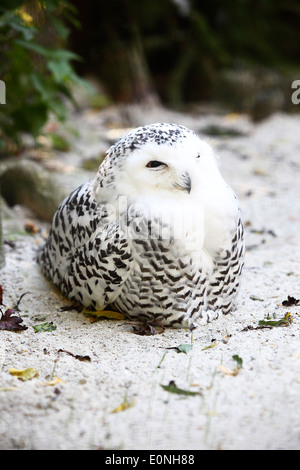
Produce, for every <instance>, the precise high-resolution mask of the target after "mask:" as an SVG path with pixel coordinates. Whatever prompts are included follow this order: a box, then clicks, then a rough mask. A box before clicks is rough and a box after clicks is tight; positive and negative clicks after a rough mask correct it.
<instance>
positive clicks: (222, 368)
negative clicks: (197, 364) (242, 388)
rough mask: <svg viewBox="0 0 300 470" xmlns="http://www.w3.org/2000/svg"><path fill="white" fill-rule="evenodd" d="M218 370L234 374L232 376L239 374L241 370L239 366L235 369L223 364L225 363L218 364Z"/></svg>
mask: <svg viewBox="0 0 300 470" xmlns="http://www.w3.org/2000/svg"><path fill="white" fill-rule="evenodd" d="M218 370H219V371H221V372H223V373H224V374H226V375H232V376H235V375H237V374H238V372H239V371H238V368H237V367H236V368H235V369H230V368H229V367H227V366H223V364H220V365H218Z"/></svg>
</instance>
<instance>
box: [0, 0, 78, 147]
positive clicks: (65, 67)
mask: <svg viewBox="0 0 300 470" xmlns="http://www.w3.org/2000/svg"><path fill="white" fill-rule="evenodd" d="M75 13H76V9H75V8H74V7H73V6H72V5H71V4H70V3H68V2H65V1H62V2H60V1H58V0H44V1H43V2H42V1H38V0H31V1H24V0H23V1H22V0H14V1H9V2H8V1H4V2H2V6H1V7H0V43H1V44H3V46H2V50H1V51H0V53H1V55H2V57H1V69H0V79H1V80H3V81H4V83H5V86H6V104H3V105H1V107H0V129H1V131H0V152H1V151H2V152H3V151H5V152H7V151H9V150H10V149H15V150H16V149H18V147H19V145H20V136H21V134H22V133H29V134H31V135H32V136H33V137H36V136H37V135H38V134H39V132H40V130H41V128H42V127H43V125H44V124H45V122H46V120H47V117H48V114H49V112H52V113H53V114H54V115H55V116H56V117H57V118H58V119H59V120H63V119H65V117H66V107H65V104H64V102H65V101H64V100H65V99H66V98H67V99H69V100H72V96H71V93H70V85H71V84H72V83H74V82H80V83H83V82H84V81H83V80H82V79H80V78H79V77H78V75H77V74H76V73H75V71H74V69H73V66H72V63H71V61H73V60H79V57H78V55H77V54H74V53H73V52H70V51H68V50H65V49H63V47H62V46H63V44H64V42H65V41H66V38H67V36H68V32H69V30H68V28H67V27H66V26H65V23H64V21H65V19H67V20H68V21H69V22H71V23H73V25H74V26H76V27H78V21H77V19H76V18H75ZM12 143H13V145H12Z"/></svg>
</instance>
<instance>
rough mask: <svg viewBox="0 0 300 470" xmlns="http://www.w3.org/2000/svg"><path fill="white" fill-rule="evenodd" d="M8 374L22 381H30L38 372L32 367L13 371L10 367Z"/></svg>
mask: <svg viewBox="0 0 300 470" xmlns="http://www.w3.org/2000/svg"><path fill="white" fill-rule="evenodd" d="M8 372H9V373H10V374H11V375H14V376H16V377H18V379H20V380H23V381H25V380H31V379H33V377H37V376H38V375H39V373H38V371H37V370H36V369H34V368H33V367H29V368H28V369H15V368H14V367H11V368H10V369H8Z"/></svg>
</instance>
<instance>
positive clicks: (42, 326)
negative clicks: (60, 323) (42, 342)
mask: <svg viewBox="0 0 300 470" xmlns="http://www.w3.org/2000/svg"><path fill="white" fill-rule="evenodd" d="M32 328H33V329H34V331H35V332H36V333H38V332H41V331H53V330H56V325H53V322H52V321H51V322H46V323H41V324H40V325H33V326H32Z"/></svg>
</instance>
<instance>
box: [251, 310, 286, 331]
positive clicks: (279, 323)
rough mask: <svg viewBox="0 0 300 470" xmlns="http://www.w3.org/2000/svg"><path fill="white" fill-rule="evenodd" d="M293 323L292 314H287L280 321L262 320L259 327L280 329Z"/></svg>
mask: <svg viewBox="0 0 300 470" xmlns="http://www.w3.org/2000/svg"><path fill="white" fill-rule="evenodd" d="M292 322H293V317H292V316H291V312H287V313H286V314H285V315H284V317H282V318H280V319H279V320H260V321H259V322H258V324H259V326H266V327H270V328H273V327H278V326H289V325H290V324H291V323H292Z"/></svg>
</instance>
